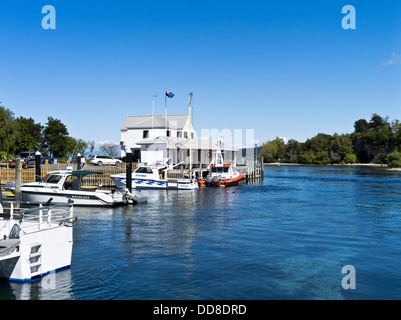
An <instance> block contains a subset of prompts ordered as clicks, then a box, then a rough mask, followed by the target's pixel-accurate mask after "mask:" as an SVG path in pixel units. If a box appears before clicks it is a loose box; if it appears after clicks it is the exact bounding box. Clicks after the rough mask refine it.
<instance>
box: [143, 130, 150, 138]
mask: <svg viewBox="0 0 401 320" xmlns="http://www.w3.org/2000/svg"><path fill="white" fill-rule="evenodd" d="M147 138H149V130H143V139H147Z"/></svg>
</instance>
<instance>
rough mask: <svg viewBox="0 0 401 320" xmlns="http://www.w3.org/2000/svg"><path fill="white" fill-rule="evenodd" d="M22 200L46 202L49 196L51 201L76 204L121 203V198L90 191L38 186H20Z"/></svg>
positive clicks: (108, 204) (111, 204)
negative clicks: (70, 201) (65, 190)
mask: <svg viewBox="0 0 401 320" xmlns="http://www.w3.org/2000/svg"><path fill="white" fill-rule="evenodd" d="M21 195H22V201H29V202H46V201H48V200H49V199H50V198H53V199H52V203H54V204H57V203H65V202H68V200H69V199H71V200H73V201H74V205H76V206H116V205H120V204H123V201H122V199H121V200H120V199H118V200H115V199H113V198H112V197H111V196H110V195H108V194H104V193H101V192H91V191H87V192H86V191H68V192H62V191H59V190H51V189H46V190H40V189H39V188H21Z"/></svg>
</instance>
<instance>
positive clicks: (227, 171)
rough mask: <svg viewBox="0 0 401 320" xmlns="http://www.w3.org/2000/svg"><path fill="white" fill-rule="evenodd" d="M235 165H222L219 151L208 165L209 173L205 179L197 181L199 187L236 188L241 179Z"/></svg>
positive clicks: (222, 160)
mask: <svg viewBox="0 0 401 320" xmlns="http://www.w3.org/2000/svg"><path fill="white" fill-rule="evenodd" d="M243 178H244V177H243V175H242V174H240V173H239V172H238V171H237V169H236V168H235V165H232V164H229V163H224V159H223V156H222V154H221V151H220V150H217V151H216V156H215V157H214V158H213V159H212V161H211V163H210V164H209V173H208V175H207V177H206V178H205V179H200V180H198V183H199V186H200V187H213V186H214V187H231V186H236V185H238V184H239V182H240V181H241V180H242V179H243Z"/></svg>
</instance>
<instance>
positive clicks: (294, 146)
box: [285, 139, 301, 163]
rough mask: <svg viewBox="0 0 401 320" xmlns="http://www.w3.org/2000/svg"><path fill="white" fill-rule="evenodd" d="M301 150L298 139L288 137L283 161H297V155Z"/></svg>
mask: <svg viewBox="0 0 401 320" xmlns="http://www.w3.org/2000/svg"><path fill="white" fill-rule="evenodd" d="M300 152H301V145H300V144H299V142H298V141H296V140H294V139H290V140H288V142H287V145H286V146H285V161H287V162H292V163H296V162H298V155H299V153H300Z"/></svg>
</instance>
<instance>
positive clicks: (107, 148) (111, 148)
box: [99, 142, 119, 158]
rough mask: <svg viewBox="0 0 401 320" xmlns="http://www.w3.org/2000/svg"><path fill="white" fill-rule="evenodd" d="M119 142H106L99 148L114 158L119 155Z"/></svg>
mask: <svg viewBox="0 0 401 320" xmlns="http://www.w3.org/2000/svg"><path fill="white" fill-rule="evenodd" d="M118 147H119V146H118V144H116V143H112V142H105V143H101V144H100V145H99V150H101V151H103V152H104V153H106V154H107V155H109V156H110V157H113V158H117V157H118Z"/></svg>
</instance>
